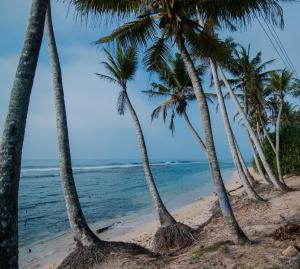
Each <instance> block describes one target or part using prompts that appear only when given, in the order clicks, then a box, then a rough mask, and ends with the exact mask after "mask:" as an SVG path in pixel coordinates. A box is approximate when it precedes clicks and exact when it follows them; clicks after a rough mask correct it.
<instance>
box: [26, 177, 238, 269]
mask: <svg viewBox="0 0 300 269" xmlns="http://www.w3.org/2000/svg"><path fill="white" fill-rule="evenodd" d="M240 185H241V184H240V183H239V181H238V176H237V173H236V172H234V173H233V176H232V177H231V179H230V180H229V181H228V182H227V183H226V188H227V190H228V191H230V190H233V189H236V188H238V187H239V186H240ZM216 201H217V196H216V195H215V194H212V195H210V196H207V197H203V198H199V199H198V200H197V201H195V202H193V203H191V204H189V205H187V206H185V207H183V208H180V209H177V210H174V211H173V212H172V214H173V216H174V217H175V218H176V220H177V221H179V222H182V223H185V224H187V225H189V226H191V227H194V228H196V227H198V226H200V225H202V224H204V223H205V222H207V221H208V220H209V219H210V218H211V217H212V214H213V210H212V208H213V207H214V205H215V203H216ZM158 226H159V224H158V221H157V220H156V221H152V222H147V223H146V224H143V225H141V227H138V228H136V229H134V230H130V231H124V234H121V235H120V234H115V233H114V232H113V229H112V231H110V230H108V231H107V232H104V233H103V234H101V238H102V239H104V240H111V241H123V242H132V243H137V244H140V245H142V246H145V247H147V248H150V247H151V238H152V236H153V235H154V233H155V231H156V229H157V228H158ZM54 240H55V247H54V245H53V241H54ZM35 248H36V249H35ZM35 248H33V249H32V253H43V254H42V255H40V256H38V255H36V256H34V258H33V259H32V261H31V262H30V263H29V264H27V265H26V266H21V268H24V269H34V268H35V269H36V268H43V269H54V268H56V267H57V265H59V264H60V262H61V261H62V260H63V258H64V257H66V256H67V255H68V254H69V253H70V252H71V251H72V250H73V249H74V242H73V239H72V235H71V234H70V233H68V234H63V235H61V236H59V237H56V238H55V239H51V243H50V240H49V241H44V242H42V243H41V244H38V245H36V247H35ZM41 249H42V250H43V251H41Z"/></svg>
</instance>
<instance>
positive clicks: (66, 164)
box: [45, 3, 100, 246]
mask: <svg viewBox="0 0 300 269" xmlns="http://www.w3.org/2000/svg"><path fill="white" fill-rule="evenodd" d="M45 34H46V39H47V45H48V51H49V56H50V61H51V68H52V78H53V85H54V94H55V108H56V128H57V138H58V145H59V157H60V176H61V184H62V189H63V192H64V198H65V203H66V208H67V213H68V217H69V222H70V226H71V230H72V232H73V235H74V239H75V240H76V242H78V243H79V244H81V245H84V246H89V245H91V244H92V243H96V242H97V241H100V240H99V239H98V238H97V237H96V235H95V234H94V233H93V232H92V231H91V230H90V228H89V227H88V225H87V223H86V220H85V218H84V215H83V212H82V210H81V207H80V202H79V198H78V194H77V191H76V186H75V182H74V177H73V170H72V162H71V153H70V144H69V135H68V123H67V114H66V107H65V100H64V90H63V83H62V74H61V68H60V62H59V56H58V52H57V47H56V42H55V36H54V31H53V25H52V18H51V6H50V3H49V6H48V9H47V13H46V28H45Z"/></svg>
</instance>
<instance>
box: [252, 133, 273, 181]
mask: <svg viewBox="0 0 300 269" xmlns="http://www.w3.org/2000/svg"><path fill="white" fill-rule="evenodd" d="M246 132H247V130H246ZM247 135H248V140H249V143H250V148H251V151H252V155H253V158H254V161H255V165H256V168H257V170H258V173H259V175H260V177H261V178H262V180H263V181H264V182H265V183H266V184H270V183H272V182H271V181H270V180H269V179H268V178H267V177H266V176H265V173H264V172H263V169H262V167H261V165H260V162H259V159H258V157H257V153H256V151H255V147H254V145H253V143H252V140H251V138H250V135H249V133H248V132H247Z"/></svg>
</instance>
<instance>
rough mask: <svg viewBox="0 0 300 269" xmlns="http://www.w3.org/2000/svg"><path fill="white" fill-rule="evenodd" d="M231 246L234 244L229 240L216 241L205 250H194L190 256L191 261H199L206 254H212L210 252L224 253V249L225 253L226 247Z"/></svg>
mask: <svg viewBox="0 0 300 269" xmlns="http://www.w3.org/2000/svg"><path fill="white" fill-rule="evenodd" d="M231 245H234V243H233V242H232V241H230V240H226V241H218V242H216V243H213V244H212V245H210V246H208V247H206V248H199V249H198V250H195V251H194V252H193V254H192V259H193V260H197V259H200V258H201V257H202V256H203V255H205V254H207V253H212V252H216V251H219V250H220V251H224V249H225V248H226V249H227V250H225V251H228V246H231Z"/></svg>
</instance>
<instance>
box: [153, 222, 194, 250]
mask: <svg viewBox="0 0 300 269" xmlns="http://www.w3.org/2000/svg"><path fill="white" fill-rule="evenodd" d="M195 237H196V231H195V230H194V229H192V228H191V227H189V226H187V225H185V224H182V223H175V224H173V225H169V226H166V227H160V228H159V229H158V230H157V232H156V233H155V235H154V238H153V241H152V248H153V251H154V252H156V253H160V254H163V255H167V254H172V253H174V252H176V251H178V250H180V249H182V248H185V247H188V246H190V245H191V244H192V243H193V242H194V241H195Z"/></svg>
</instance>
